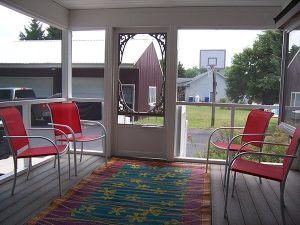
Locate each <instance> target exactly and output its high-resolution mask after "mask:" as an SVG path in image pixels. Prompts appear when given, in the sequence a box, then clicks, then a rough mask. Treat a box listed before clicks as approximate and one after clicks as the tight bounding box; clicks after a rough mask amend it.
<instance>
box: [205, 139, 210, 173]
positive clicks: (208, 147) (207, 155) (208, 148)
mask: <svg viewBox="0 0 300 225" xmlns="http://www.w3.org/2000/svg"><path fill="white" fill-rule="evenodd" d="M209 150H210V140H209V141H208V146H207V154H206V170H205V173H207V169H208V158H209Z"/></svg>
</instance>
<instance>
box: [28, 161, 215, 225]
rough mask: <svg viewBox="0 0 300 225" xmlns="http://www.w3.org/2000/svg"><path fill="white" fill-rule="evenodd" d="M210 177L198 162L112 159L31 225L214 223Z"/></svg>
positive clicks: (34, 219)
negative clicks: (212, 220)
mask: <svg viewBox="0 0 300 225" xmlns="http://www.w3.org/2000/svg"><path fill="white" fill-rule="evenodd" d="M210 221H211V207H210V174H209V173H205V167H204V166H203V165H200V164H193V163H166V162H158V161H155V162H153V161H138V160H127V159H113V160H111V161H110V162H109V164H108V167H106V168H105V167H104V168H100V169H97V170H96V171H95V172H93V174H92V175H90V176H89V177H87V178H85V179H84V180H83V181H81V182H80V183H79V184H78V185H77V186H76V187H74V188H72V189H71V190H70V191H68V192H67V193H66V195H65V196H63V197H61V198H58V199H56V200H55V201H54V202H53V203H52V204H51V205H50V206H49V207H48V208H47V209H46V210H44V211H42V212H41V213H40V214H39V215H37V216H36V217H34V218H32V219H31V220H30V221H29V222H28V224H59V225H64V224H74V225H75V224H76V225H88V224H89V225H92V224H110V225H113V224H116V225H118V224H126V225H127V224H140V225H141V224H142V225H155V224H161V225H176V224H188V225H192V224H193V225H194V224H210Z"/></svg>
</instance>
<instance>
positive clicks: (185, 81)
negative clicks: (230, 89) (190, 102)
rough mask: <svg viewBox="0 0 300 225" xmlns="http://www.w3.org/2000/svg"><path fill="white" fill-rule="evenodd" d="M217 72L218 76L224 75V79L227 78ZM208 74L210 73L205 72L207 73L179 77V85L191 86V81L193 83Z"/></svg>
mask: <svg viewBox="0 0 300 225" xmlns="http://www.w3.org/2000/svg"><path fill="white" fill-rule="evenodd" d="M216 74H217V75H218V76H220V77H222V78H223V79H225V77H224V75H223V74H221V73H219V72H216ZM207 75H208V72H205V73H202V74H199V75H197V76H195V77H193V78H177V86H189V85H190V84H191V83H193V82H195V81H197V80H199V79H201V78H203V77H205V76H207Z"/></svg>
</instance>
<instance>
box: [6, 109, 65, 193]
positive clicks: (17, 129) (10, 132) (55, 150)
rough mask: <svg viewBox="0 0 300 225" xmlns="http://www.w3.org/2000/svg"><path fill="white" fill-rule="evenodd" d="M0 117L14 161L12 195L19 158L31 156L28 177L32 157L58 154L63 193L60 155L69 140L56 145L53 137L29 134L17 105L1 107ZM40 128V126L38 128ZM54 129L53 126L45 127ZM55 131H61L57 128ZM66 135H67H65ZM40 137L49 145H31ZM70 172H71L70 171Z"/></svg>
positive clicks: (59, 181)
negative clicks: (34, 139) (32, 141)
mask: <svg viewBox="0 0 300 225" xmlns="http://www.w3.org/2000/svg"><path fill="white" fill-rule="evenodd" d="M0 118H1V119H2V122H3V125H4V129H5V132H6V135H7V136H4V138H8V140H9V145H10V149H11V152H12V156H13V161H14V183H13V188H12V192H11V193H12V195H13V194H14V191H15V186H16V179H17V169H18V168H17V160H18V159H22V158H29V167H28V170H27V179H28V177H29V172H30V169H31V158H32V157H42V156H51V155H53V156H57V159H58V183H59V194H60V195H61V193H62V192H61V178H60V156H61V154H63V153H65V152H66V150H67V149H68V146H69V142H68V143H67V144H64V145H56V144H55V143H54V142H53V141H52V140H51V139H49V138H47V137H43V136H28V135H27V132H26V129H25V127H24V124H23V120H22V117H21V114H20V112H19V111H18V110H17V108H15V107H5V108H0ZM38 129H40V128H38ZM41 129H42V128H41ZM44 129H53V128H44ZM55 132H60V134H61V135H65V134H63V133H62V132H61V131H60V130H56V129H55ZM65 136H66V135H65ZM33 138H38V139H43V140H46V141H48V142H49V145H48V146H39V147H31V146H30V141H29V140H30V139H33ZM69 166H70V155H69ZM69 173H70V172H69Z"/></svg>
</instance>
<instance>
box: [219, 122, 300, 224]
mask: <svg viewBox="0 0 300 225" xmlns="http://www.w3.org/2000/svg"><path fill="white" fill-rule="evenodd" d="M253 143H261V144H267V145H274V146H275V145H281V146H288V148H287V151H286V155H280V154H270V153H263V152H242V153H240V154H238V155H237V156H236V157H234V158H233V160H232V162H231V163H230V165H229V167H228V174H227V185H226V198H225V209H224V217H226V216H227V202H228V190H229V179H230V171H234V172H235V173H234V180H233V187H232V188H233V189H234V186H235V179H236V172H238V173H244V174H249V175H252V176H256V177H260V178H266V179H269V180H274V181H278V182H279V183H280V209H281V216H282V221H283V224H285V223H286V222H285V216H284V187H285V183H286V179H287V176H288V173H289V170H290V168H291V165H292V162H293V159H294V158H296V153H297V149H298V147H299V143H300V126H298V127H297V128H296V130H295V132H294V135H293V137H292V139H291V142H290V144H289V145H284V144H278V143H270V142H259V141H252V142H248V143H245V144H244V145H243V146H242V148H244V147H247V145H250V144H253ZM249 155H250V156H258V157H259V158H260V157H261V156H264V155H265V156H271V157H281V158H283V163H282V166H277V165H271V164H263V163H260V162H255V161H250V160H247V159H243V157H244V156H249ZM233 189H232V190H233ZM232 193H233V191H232Z"/></svg>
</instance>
